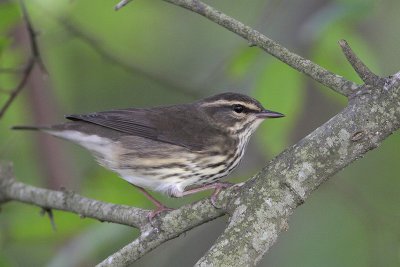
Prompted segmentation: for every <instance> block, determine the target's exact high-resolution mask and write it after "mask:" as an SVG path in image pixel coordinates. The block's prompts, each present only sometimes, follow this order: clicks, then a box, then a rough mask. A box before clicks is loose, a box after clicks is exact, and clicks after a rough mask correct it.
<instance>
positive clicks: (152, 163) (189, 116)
mask: <svg viewBox="0 0 400 267" xmlns="http://www.w3.org/2000/svg"><path fill="white" fill-rule="evenodd" d="M280 117H284V115H283V114H281V113H279V112H275V111H270V110H267V109H264V108H263V106H262V105H261V104H260V103H259V102H258V101H257V100H255V99H253V98H251V97H249V96H246V95H243V94H238V93H222V94H218V95H214V96H211V97H208V98H204V99H201V100H199V101H196V102H193V103H189V104H180V105H172V106H163V107H154V108H128V109H117V110H111V111H102V112H95V113H89V114H84V115H68V116H66V118H67V119H69V120H71V121H70V122H66V123H62V124H56V125H52V126H47V127H35V126H14V127H13V129H18V130H40V131H43V132H46V133H48V134H51V135H53V136H57V137H61V138H64V139H67V140H70V141H72V142H74V143H77V144H79V145H81V146H82V147H84V148H86V149H88V150H89V151H90V152H91V153H92V154H93V155H94V157H95V158H96V159H97V161H98V162H99V164H100V165H102V166H104V167H105V168H108V169H110V170H112V171H114V172H116V173H118V174H119V175H120V176H121V177H122V179H124V180H126V181H128V182H129V183H131V184H132V185H134V186H136V187H137V188H139V189H140V190H141V191H142V192H143V193H144V194H145V195H146V197H147V198H149V199H150V200H151V201H152V202H153V203H154V204H155V205H156V207H157V208H156V209H155V210H154V211H153V212H151V213H150V214H149V218H150V219H152V218H153V217H154V216H156V215H157V214H159V213H160V212H162V211H165V210H169V209H168V208H167V207H165V206H164V205H163V204H162V203H160V202H159V201H158V200H156V199H155V198H154V197H153V196H151V195H150V194H149V193H148V192H147V191H146V190H145V189H144V188H147V189H151V190H154V191H159V192H162V193H165V194H167V195H169V196H172V197H182V196H185V195H189V194H193V193H196V192H200V191H203V190H207V189H215V190H214V193H213V194H212V196H211V202H212V203H213V205H215V199H216V196H217V194H218V193H219V192H220V190H222V189H224V188H227V187H228V186H230V185H231V184H228V183H223V182H220V180H221V178H223V177H225V176H227V175H228V174H229V173H230V172H231V171H232V170H233V169H234V168H235V167H236V166H237V165H238V164H239V162H240V160H241V159H242V157H243V154H244V151H245V149H246V146H247V143H248V141H249V139H250V136H251V134H252V133H253V132H254V131H255V130H256V128H257V127H258V126H259V125H260V123H261V122H262V121H263V120H264V119H266V118H280Z"/></svg>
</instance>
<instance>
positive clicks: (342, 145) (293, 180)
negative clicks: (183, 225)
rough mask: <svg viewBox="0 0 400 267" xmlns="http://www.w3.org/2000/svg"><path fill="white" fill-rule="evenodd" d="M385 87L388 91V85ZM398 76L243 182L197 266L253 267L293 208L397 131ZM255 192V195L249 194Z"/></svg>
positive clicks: (399, 118)
mask: <svg viewBox="0 0 400 267" xmlns="http://www.w3.org/2000/svg"><path fill="white" fill-rule="evenodd" d="M389 85H391V86H389ZM399 99H400V75H397V74H396V75H394V76H393V77H392V78H391V79H390V81H387V83H386V88H384V87H379V86H375V87H374V88H372V90H371V93H369V94H368V93H366V94H360V95H359V96H357V97H356V98H353V99H352V100H351V102H350V104H349V106H348V107H346V108H345V109H344V110H343V111H342V112H340V113H339V114H337V115H336V116H335V117H333V118H332V119H330V120H329V121H328V122H327V123H325V124H324V125H322V126H321V127H319V128H318V129H316V130H315V131H314V132H312V133H311V134H309V135H308V136H307V137H305V138H304V139H303V140H301V141H300V142H299V143H297V144H296V145H294V146H293V147H291V148H289V149H287V150H286V151H284V152H283V153H281V154H280V155H279V156H278V157H277V158H275V159H274V160H273V161H272V162H270V163H269V164H268V165H267V166H266V167H265V168H264V169H263V170H262V171H261V172H260V173H259V174H258V175H257V176H256V177H255V178H254V179H252V180H251V181H250V182H248V183H246V187H245V188H243V189H242V190H241V193H242V195H241V196H239V198H237V199H236V200H235V201H234V202H233V205H232V206H231V207H230V208H232V210H233V211H234V212H233V215H232V217H231V219H230V223H229V225H228V227H227V228H226V229H225V231H224V233H223V234H222V235H221V236H220V237H219V238H218V240H217V242H216V243H215V244H214V245H213V247H212V248H211V249H210V250H209V251H208V252H207V253H206V255H205V256H204V257H203V258H201V259H200V260H199V262H198V263H197V266H210V265H213V266H221V264H225V265H226V266H254V265H256V264H257V263H258V262H259V261H260V260H261V258H262V256H263V255H264V254H265V253H266V252H267V251H268V250H269V248H270V247H271V246H272V245H273V244H274V243H275V241H276V239H277V238H278V235H279V234H280V232H281V231H282V230H285V229H286V228H287V220H288V217H289V216H290V215H291V214H292V212H293V210H294V208H296V207H297V206H298V205H300V204H301V203H303V201H304V200H305V199H306V198H307V197H308V196H309V195H310V194H311V192H312V191H314V190H315V189H316V188H317V187H318V186H320V185H321V184H322V183H323V182H324V181H325V180H327V179H328V178H329V177H330V176H332V175H333V174H335V173H336V172H338V171H340V170H342V169H343V168H345V167H346V166H347V165H348V164H350V163H351V162H353V161H355V160H357V159H359V158H361V157H362V156H363V155H364V154H365V153H366V152H368V151H369V150H371V149H374V148H376V147H378V146H379V144H380V143H381V142H382V141H383V140H384V139H385V138H386V137H388V136H389V135H390V134H392V133H393V132H394V131H396V130H398V129H399V128H400V106H399ZM255 188H257V190H254V189H255Z"/></svg>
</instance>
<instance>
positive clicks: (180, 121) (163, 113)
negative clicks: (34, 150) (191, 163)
mask: <svg viewBox="0 0 400 267" xmlns="http://www.w3.org/2000/svg"><path fill="white" fill-rule="evenodd" d="M66 118H67V119H70V120H75V121H77V120H78V121H85V122H89V123H93V124H96V125H99V126H103V127H106V128H109V129H113V130H115V131H119V132H122V133H126V134H128V135H134V136H140V137H144V138H148V139H152V140H156V141H160V142H164V143H170V144H174V145H177V146H182V147H185V148H187V149H190V150H194V151H199V150H203V149H204V148H205V147H207V146H209V145H210V142H211V141H212V140H213V138H210V136H209V135H204V134H203V133H204V131H205V130H207V128H210V127H208V126H204V123H201V122H202V121H203V119H202V118H201V117H199V116H198V114H196V113H193V112H190V110H188V109H187V108H186V107H183V105H180V106H174V107H164V108H153V109H125V110H112V111H104V112H97V113H90V114H84V115H68V116H66ZM208 131H211V132H210V134H211V136H216V135H218V134H217V133H215V134H214V135H212V134H213V133H212V131H213V129H212V128H210V129H209V130H208Z"/></svg>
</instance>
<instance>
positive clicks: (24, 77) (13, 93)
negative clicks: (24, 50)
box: [0, 58, 35, 119]
mask: <svg viewBox="0 0 400 267" xmlns="http://www.w3.org/2000/svg"><path fill="white" fill-rule="evenodd" d="M34 66H35V60H34V59H33V58H31V59H30V60H29V61H28V64H27V65H26V67H25V70H24V72H23V74H22V78H21V80H20V82H19V83H18V85H17V86H16V87H15V88H14V89H13V90H12V91H11V92H10V96H9V98H8V99H7V101H6V103H5V104H4V105H3V106H2V107H1V109H0V119H1V118H2V117H3V116H4V113H5V112H6V111H7V109H8V108H9V107H10V105H11V104H12V102H14V100H15V98H16V97H17V96H18V94H19V93H20V92H21V91H22V89H24V87H25V84H26V82H27V81H28V78H29V76H30V74H31V72H32V70H33V67H34Z"/></svg>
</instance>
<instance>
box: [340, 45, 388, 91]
mask: <svg viewBox="0 0 400 267" xmlns="http://www.w3.org/2000/svg"><path fill="white" fill-rule="evenodd" d="M339 45H340V47H341V48H342V50H343V53H344V55H345V56H346V58H347V60H348V61H349V62H350V64H351V66H352V67H353V69H354V70H355V71H356V72H357V74H358V76H360V78H361V80H363V81H364V82H365V84H367V85H379V83H380V81H381V80H382V79H381V78H380V77H379V76H377V75H376V74H375V73H373V72H372V71H371V70H370V69H369V68H368V67H367V65H365V64H364V62H362V61H361V59H359V58H358V56H357V55H356V54H355V53H354V51H353V50H352V49H351V47H350V46H349V44H348V43H347V42H346V40H340V41H339Z"/></svg>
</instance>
